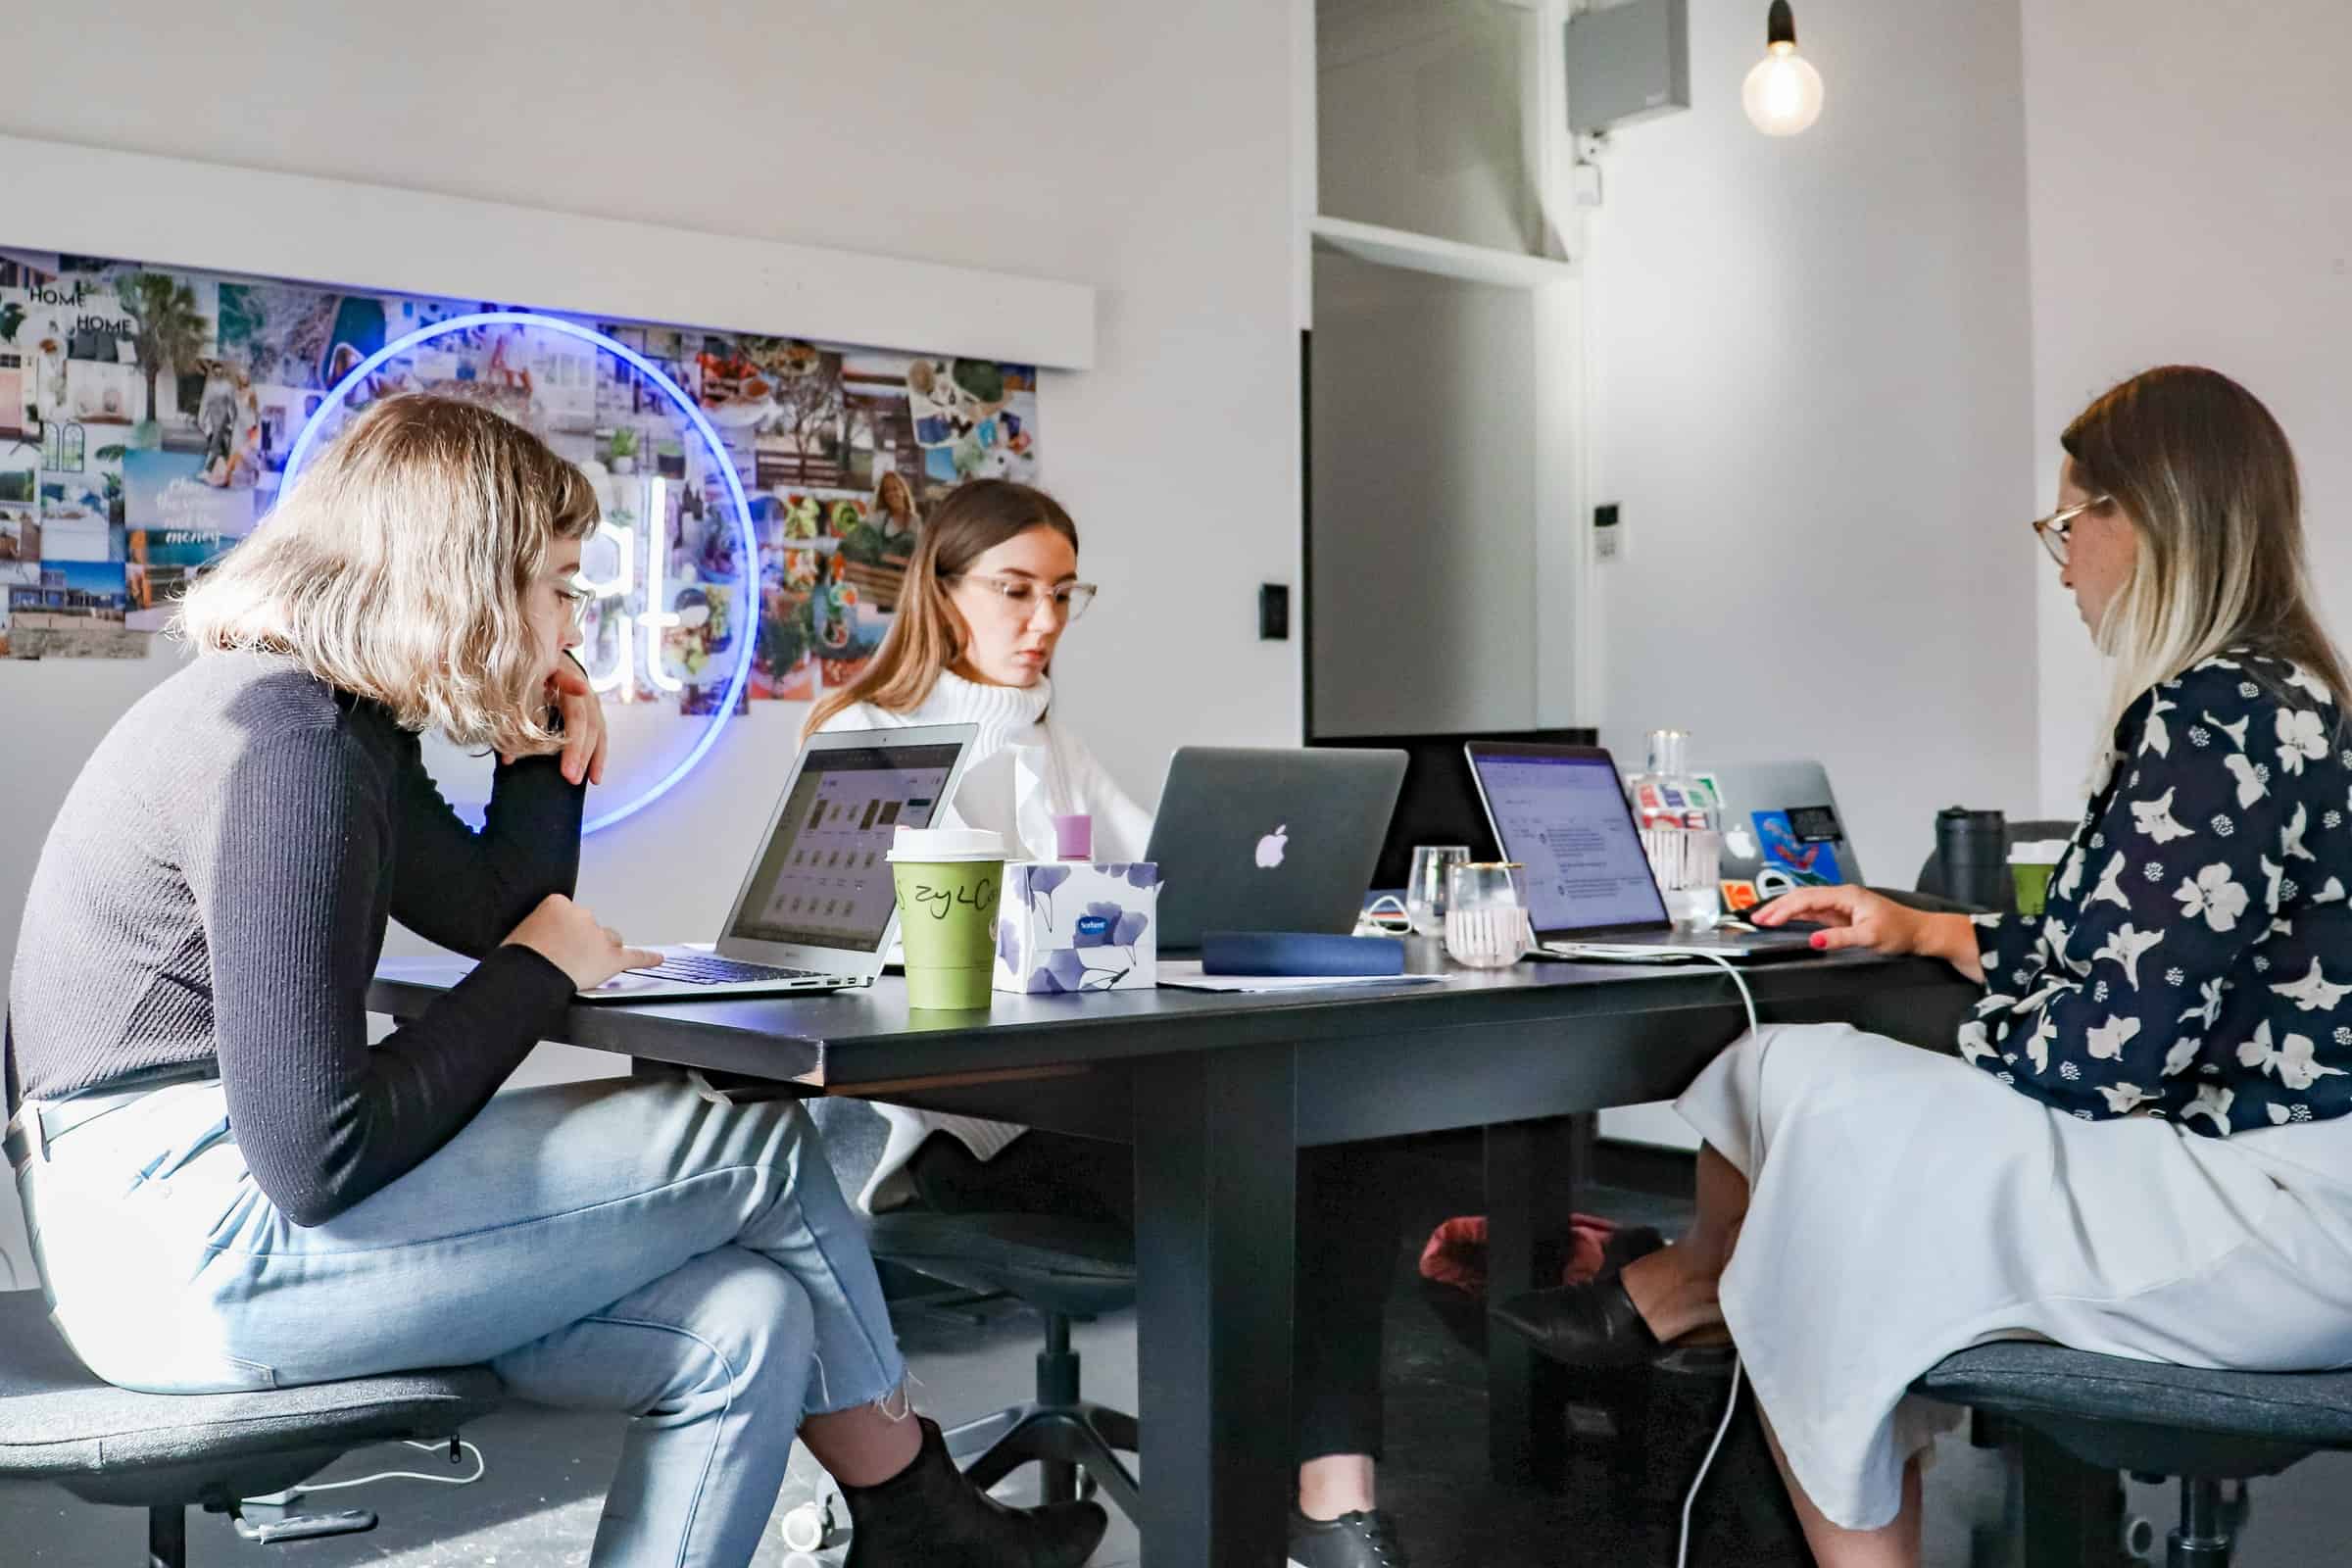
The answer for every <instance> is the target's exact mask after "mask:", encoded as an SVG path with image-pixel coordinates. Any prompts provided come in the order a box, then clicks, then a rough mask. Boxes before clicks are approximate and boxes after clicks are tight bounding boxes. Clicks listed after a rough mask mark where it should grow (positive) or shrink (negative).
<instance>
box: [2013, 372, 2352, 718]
mask: <svg viewBox="0 0 2352 1568" xmlns="http://www.w3.org/2000/svg"><path fill="white" fill-rule="evenodd" d="M2060 445H2062V446H2063V447H2065V449H2066V455H2067V456H2068V457H2070V458H2072V459H2073V460H2074V463H2075V476H2076V480H2077V482H2078V483H2080V484H2081V485H2082V487H2083V488H2084V489H2085V490H2087V491H2088V492H2090V493H2091V494H2093V495H2102V494H2103V495H2106V496H2109V497H2111V498H2113V500H2114V502H2115V504H2116V505H2117V506H2118V507H2119V508H2120V509H2121V510H2122V512H2123V515H2124V517H2125V519H2126V520H2127V521H2128V522H2129V523H2130V524H2131V529H2132V531H2133V532H2134V533H2136V534H2137V535H2138V536H2139V545H2140V548H2139V550H2138V551H2137V553H2136V554H2135V555H2134V557H2133V560H2132V565H2131V575H2130V576H2129V577H2128V578H2126V579H2125V582H2124V586H2123V588H2122V589H2121V590H2120V591H2119V592H2118V593H2117V594H2116V596H2115V600H2114V602H2113V603H2112V604H2110V605H2109V606H2108V608H2107V613H2106V614H2105V615H2104V616H2103V617H2102V618H2101V621H2100V624H2099V628H2098V641H2099V647H2100V650H2101V652H2103V653H2107V654H2110V655H2112V656H2113V657H2114V659H2115V661H2116V672H2115V688H2114V691H2113V693H2112V695H2111V697H2110V699H2109V708H2110V711H2109V713H2108V715H2107V718H2108V725H2109V727H2110V728H2112V727H2113V725H2114V724H2115V722H2116V720H2118V719H2120V718H2121V717H2122V716H2123V713H2124V711H2125V710H2126V709H2127V708H2129V707H2131V704H2132V703H2133V702H2135V701H2136V700H2137V699H2138V697H2139V695H2140V694H2141V693H2142V692H2144V691H2146V690H2148V688H2150V687H2152V686H2155V685H2158V684H2160V683H2162V682H2164V681H2168V680H2172V679H2174V678H2175V677H2176V676H2178V675H2179V674H2180V672H2181V671H2182V670H2184V669H2187V668H2189V667H2190V666H2191V665H2193V664H2196V663H2198V662H2202V661H2204V660H2207V659H2210V658H2212V657H2213V656H2214V655H2216V654H2219V653H2221V652H2223V651H2225V650H2227V649H2231V648H2244V649H2247V650H2248V651H2250V652H2253V653H2257V654H2264V655H2268V656H2269V657H2271V658H2273V659H2283V660H2288V661H2291V662H2294V663H2296V664H2299V665H2300V666H2302V667H2303V668H2304V669H2305V670H2307V671H2309V672H2310V673H2311V674H2312V675H2314V676H2316V677H2318V678H2319V679H2320V680H2321V681H2322V682H2323V683H2325V684H2326V686H2327V690H2328V692H2329V694H2330V695H2331V696H2332V697H2333V698H2334V699H2335V701H2336V703H2337V705H2338V708H2337V712H2338V722H2339V724H2340V723H2341V722H2342V713H2343V709H2344V706H2345V705H2347V704H2352V689H2348V686H2347V682H2346V680H2345V677H2344V662H2343V658H2342V656H2341V655H2340V654H2338V653H2337V652H2336V648H2335V644H2334V642H2333V641H2332V640H2331V639H2330V638H2329V637H2328V635H2327V629H2326V628H2325V627H2324V626H2323V625H2322V624H2321V623H2320V617H2319V613H2318V611H2317V610H2316V609H2315V608H2314V607H2313V604H2312V591H2311V570H2310V566H2309V564H2308V563H2307V562H2306V561H2305V559H2304V553H2303V490H2302V484H2301V481H2300V480H2299V479H2298V478H2297V476H2296V472H2295V454H2294V450H2293V449H2292V448H2291V447H2289V446H2288V445H2287V441H2286V432H2285V431H2283V430H2281V429H2280V428H2279V427H2278V420H2277V419H2275V418H2273V417H2271V411H2270V410H2268V409H2266V408H2264V407H2263V406H2262V403H2261V400H2259V399H2258V398H2256V397H2255V396H2254V394H2253V393H2251V392H2249V391H2247V390H2246V389H2245V388H2244V387H2242V386H2240V385H2238V384H2237V383H2236V382H2235V381H2232V380H2230V379H2229V377H2228V376H2226V375H2224V374H2222V373H2221V372H2220V371H2218V370H2208V369H2204V368H2199V367H2196V366H2188V365H2168V366H2163V367H2161V368H2157V369H2153V370H2146V371H2142V372H2141V373H2140V374H2138V375H2135V376H2133V377H2131V379H2130V380H2128V381H2126V382H2124V383H2122V384H2121V385H2119V386H2116V387H2114V388H2112V389H2110V390H2109V391H2107V392H2105V393H2103V394H2101V395H2100V396H2099V397H2098V398H2097V399H2096V400H2095V401H2094V402H2092V404H2091V405H2090V407H2088V408H2086V409H2084V410H2083V411H2082V413H2081V414H2079V415H2077V416H2076V417H2075V421H2074V422H2073V423H2072V424H2070V425H2068V426H2067V427H2066V434H2065V435H2064V436H2063V437H2061V438H2060ZM2274 684H2275V683H2274ZM2105 741H2106V737H2105V736H2104V735H2102V736H2100V737H2099V744H2100V745H2102V746H2103V745H2104V744H2105Z"/></svg>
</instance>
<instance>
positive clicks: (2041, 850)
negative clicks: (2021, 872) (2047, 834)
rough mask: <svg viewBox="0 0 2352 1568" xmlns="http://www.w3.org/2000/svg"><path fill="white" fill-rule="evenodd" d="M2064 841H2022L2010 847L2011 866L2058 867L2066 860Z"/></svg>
mask: <svg viewBox="0 0 2352 1568" xmlns="http://www.w3.org/2000/svg"><path fill="white" fill-rule="evenodd" d="M2066 843H2067V841H2066V840H2064V839H2021V840H2019V841H2018V842H2017V843H2015V844H2012V845H2010V846H2009V863H2010V864H2011V865H2056V864H2057V863H2058V862H2059V861H2060V860H2062V859H2064V858H2066Z"/></svg>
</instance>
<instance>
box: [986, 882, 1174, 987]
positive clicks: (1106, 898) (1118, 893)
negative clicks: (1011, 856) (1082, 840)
mask: <svg viewBox="0 0 2352 1568" xmlns="http://www.w3.org/2000/svg"><path fill="white" fill-rule="evenodd" d="M1158 983H1159V867H1158V866H1156V865H1153V864H1152V862H1150V861H1148V860H1139V861H1136V862H1134V863H1132V864H1120V865H1089V864H1086V863H1084V862H1082V861H1073V860H1015V861H1013V862H1012V863H1010V864H1009V865H1007V866H1005V893H1004V901H1003V903H1002V904H1001V905H1000V906H999V907H998V912H997V978H996V988H997V989H998V990H999V991H1019V992H1026V993H1029V994H1032V995H1046V996H1054V995H1059V994H1061V993H1063V992H1069V991H1132V990H1137V989H1141V988H1143V987H1148V986H1153V985H1157V984H1158Z"/></svg>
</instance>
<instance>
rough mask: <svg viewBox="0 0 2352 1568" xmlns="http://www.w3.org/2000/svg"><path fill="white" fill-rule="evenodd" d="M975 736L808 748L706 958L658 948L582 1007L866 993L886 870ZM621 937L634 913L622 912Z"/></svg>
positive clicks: (393, 967) (447, 972)
mask: <svg viewBox="0 0 2352 1568" xmlns="http://www.w3.org/2000/svg"><path fill="white" fill-rule="evenodd" d="M979 733H980V730H979V726H978V725H976V724H933V725H926V726H920V727H917V728H912V729H888V730H844V731H839V732H835V733H832V734H824V735H812V736H810V737H809V741H808V744H807V745H806V746H804V747H802V749H801V755H800V756H799V757H797V758H795V759H794V760H793V764H792V772H791V773H790V775H789V776H787V777H786V779H785V780H784V789H783V792H782V793H781V794H780V795H779V796H778V797H777V800H776V809H775V812H774V814H773V815H772V816H770V817H769V819H768V824H767V831H766V832H765V833H764V834H762V835H761V837H760V854H759V856H758V858H756V859H754V860H753V862H752V866H751V869H750V871H749V872H747V873H746V874H745V876H744V879H743V886H742V887H741V888H740V889H738V890H737V892H736V894H735V904H734V907H733V908H732V909H731V910H730V911H729V912H728V914H727V920H726V924H725V925H724V926H722V927H721V928H720V930H719V934H718V940H717V941H716V942H715V943H711V944H678V945H669V946H655V947H654V951H655V952H658V953H660V954H661V955H662V963H661V965H660V966H659V967H657V968H651V969H632V970H629V971H627V972H626V973H623V974H617V975H614V976H613V978H612V979H610V980H608V981H606V982H605V983H604V984H603V985H601V986H598V987H597V988H596V989H595V990H593V991H583V992H581V993H580V998H579V1000H580V1001H582V1002H656V1001H663V1002H674V1001H678V1000H681V999H694V1000H698V1001H699V1000H705V999H708V998H711V997H733V996H753V995H759V994H762V993H768V992H780V991H842V990H847V989H849V988H851V987H854V986H870V985H872V984H873V983H874V976H875V975H877V974H879V973H880V972H881V969H882V956H883V955H884V954H885V953H887V952H889V951H890V945H891V943H892V942H894V941H895V940H897V937H898V932H899V901H898V896H897V892H896V890H895V889H894V888H893V886H892V883H891V878H890V865H889V863H888V861H887V860H885V859H884V856H885V855H886V854H887V853H888V851H889V849H890V841H891V835H892V834H893V833H894V832H896V831H897V830H898V829H899V828H900V827H929V826H930V825H931V820H932V817H933V815H934V814H935V813H936V812H937V811H938V810H939V809H940V805H941V803H942V802H945V801H947V800H949V799H951V798H952V797H953V796H954V795H955V792H956V782H957V781H958V780H959V779H960V778H961V777H962V776H963V761H964V758H965V756H966V755H967V754H968V753H969V751H970V748H971V743H972V741H973V739H974V737H976V736H977V735H978V734H979ZM615 912H616V913H618V914H619V915H620V917H621V920H622V921H623V923H624V924H625V922H626V920H627V911H626V910H625V909H623V910H617V911H615ZM472 967H473V966H472V964H471V963H470V962H468V961H464V960H450V959H409V960H397V961H392V962H387V963H385V964H384V965H382V967H381V970H380V972H381V973H382V974H383V975H384V976H385V977H386V978H388V979H400V980H407V981H412V982H415V983H418V984H425V985H455V984H456V983H457V982H458V981H459V980H460V979H463V978H464V977H465V975H466V972H467V971H468V970H470V969H471V968H472Z"/></svg>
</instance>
